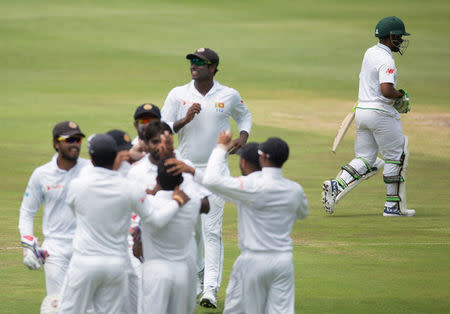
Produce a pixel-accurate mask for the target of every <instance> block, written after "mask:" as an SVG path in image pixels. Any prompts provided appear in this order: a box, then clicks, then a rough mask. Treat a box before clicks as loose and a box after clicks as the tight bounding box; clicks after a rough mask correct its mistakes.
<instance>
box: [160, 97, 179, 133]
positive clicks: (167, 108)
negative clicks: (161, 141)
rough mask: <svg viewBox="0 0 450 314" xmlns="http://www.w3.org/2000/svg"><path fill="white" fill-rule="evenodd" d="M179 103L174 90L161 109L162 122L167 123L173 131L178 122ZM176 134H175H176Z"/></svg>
mask: <svg viewBox="0 0 450 314" xmlns="http://www.w3.org/2000/svg"><path fill="white" fill-rule="evenodd" d="M178 105H179V104H178V101H177V98H176V97H175V93H174V90H173V89H172V90H171V91H170V92H169V94H168V95H167V98H166V100H165V101H164V105H163V107H162V108H161V120H162V121H164V122H166V123H167V124H168V125H169V126H170V128H171V129H172V131H173V123H174V122H175V121H177V120H178ZM174 133H175V132H174Z"/></svg>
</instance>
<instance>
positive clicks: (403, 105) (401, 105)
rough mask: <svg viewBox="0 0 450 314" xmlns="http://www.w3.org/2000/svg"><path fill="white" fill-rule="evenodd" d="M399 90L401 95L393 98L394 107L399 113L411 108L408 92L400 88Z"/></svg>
mask: <svg viewBox="0 0 450 314" xmlns="http://www.w3.org/2000/svg"><path fill="white" fill-rule="evenodd" d="M400 91H401V92H402V93H403V97H402V98H398V99H396V100H395V102H394V108H395V109H397V111H398V112H399V113H407V112H408V111H410V110H411V104H410V102H409V95H408V92H407V91H404V90H403V89H400Z"/></svg>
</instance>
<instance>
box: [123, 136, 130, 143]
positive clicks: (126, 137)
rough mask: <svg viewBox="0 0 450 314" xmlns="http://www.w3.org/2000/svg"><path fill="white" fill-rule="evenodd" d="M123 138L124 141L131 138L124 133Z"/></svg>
mask: <svg viewBox="0 0 450 314" xmlns="http://www.w3.org/2000/svg"><path fill="white" fill-rule="evenodd" d="M123 139H124V140H125V142H128V143H129V142H131V139H130V137H129V136H128V134H125V135H124V136H123Z"/></svg>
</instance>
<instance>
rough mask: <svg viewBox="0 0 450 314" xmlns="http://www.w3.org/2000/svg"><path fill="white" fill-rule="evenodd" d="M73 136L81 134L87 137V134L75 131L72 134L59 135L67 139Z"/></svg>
mask: <svg viewBox="0 0 450 314" xmlns="http://www.w3.org/2000/svg"><path fill="white" fill-rule="evenodd" d="M71 136H81V137H86V135H84V134H83V133H81V132H75V133H70V134H64V135H58V137H60V138H62V139H66V138H69V137H71Z"/></svg>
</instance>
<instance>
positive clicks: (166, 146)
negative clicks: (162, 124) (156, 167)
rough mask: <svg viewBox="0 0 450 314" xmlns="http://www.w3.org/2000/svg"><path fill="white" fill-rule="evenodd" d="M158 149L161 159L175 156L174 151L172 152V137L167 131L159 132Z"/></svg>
mask: <svg viewBox="0 0 450 314" xmlns="http://www.w3.org/2000/svg"><path fill="white" fill-rule="evenodd" d="M158 149H159V154H160V158H161V159H163V158H167V157H174V156H175V153H174V152H173V151H174V148H173V137H172V134H170V132H169V131H164V133H163V134H161V144H160V145H159V147H158Z"/></svg>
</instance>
